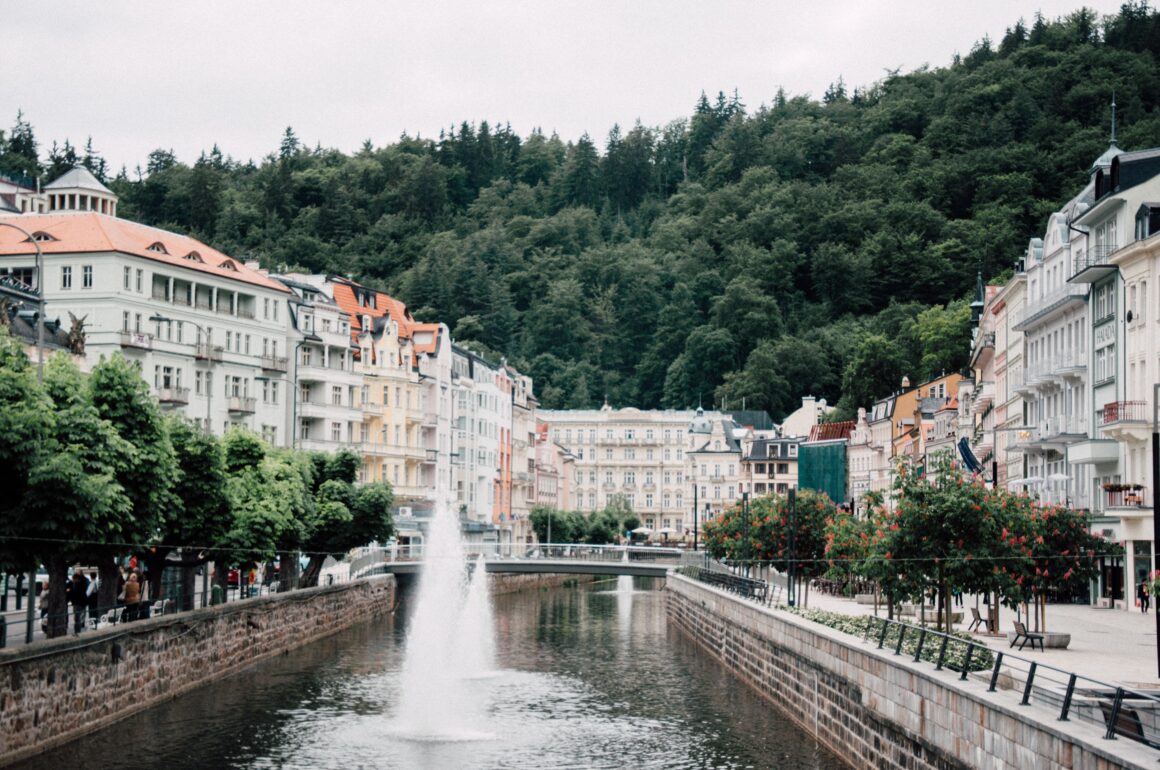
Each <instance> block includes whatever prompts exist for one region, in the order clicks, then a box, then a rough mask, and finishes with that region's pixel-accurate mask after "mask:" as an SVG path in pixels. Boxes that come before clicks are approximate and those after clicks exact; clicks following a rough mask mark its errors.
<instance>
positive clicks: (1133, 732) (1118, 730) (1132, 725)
mask: <svg viewBox="0 0 1160 770" xmlns="http://www.w3.org/2000/svg"><path fill="white" fill-rule="evenodd" d="M1113 708H1114V707H1113V705H1112V703H1111V702H1110V701H1106V700H1101V701H1100V711H1102V712H1104V724H1106V725H1107V726H1108V733H1109V736H1108V737H1112V735H1111V734H1112V733H1114V734H1115V735H1122V736H1124V737H1125V738H1128V739H1130V740H1133V741H1139V742H1140V743H1144V744H1147V745H1148V746H1151V747H1152V748H1154V749H1160V743H1158V742H1156V741H1153V740H1149V739H1148V736H1146V735H1144V723H1143V722H1141V721H1140V715H1139V714H1138V713H1137V712H1136V710H1135V709H1130V708H1128V707H1127V706H1124V705H1123V704H1122V703H1121V704H1120V711H1119V713H1118V714H1116V721H1115V724H1113V723H1112V710H1113Z"/></svg>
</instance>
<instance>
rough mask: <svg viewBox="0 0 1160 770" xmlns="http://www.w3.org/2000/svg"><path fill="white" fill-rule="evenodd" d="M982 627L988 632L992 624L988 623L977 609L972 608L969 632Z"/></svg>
mask: <svg viewBox="0 0 1160 770" xmlns="http://www.w3.org/2000/svg"><path fill="white" fill-rule="evenodd" d="M980 626H982V627H984V628H986V629H987V631H988V632H990V630H991V626H990V623H989V622H988V621H987V619H986V618H984V617H983V616H982V615H980V614H979V611H978V610H977V609H976V608H974V607H971V625H969V626H967V631H968V632H970V631H974V630H975V629H977V628H979V627H980Z"/></svg>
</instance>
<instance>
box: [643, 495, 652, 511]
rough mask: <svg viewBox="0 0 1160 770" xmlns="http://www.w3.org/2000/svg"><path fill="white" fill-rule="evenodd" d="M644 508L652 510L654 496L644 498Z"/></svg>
mask: <svg viewBox="0 0 1160 770" xmlns="http://www.w3.org/2000/svg"><path fill="white" fill-rule="evenodd" d="M644 507H645V508H652V507H653V496H652V495H645V496H644Z"/></svg>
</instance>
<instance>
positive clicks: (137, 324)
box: [133, 313, 141, 334]
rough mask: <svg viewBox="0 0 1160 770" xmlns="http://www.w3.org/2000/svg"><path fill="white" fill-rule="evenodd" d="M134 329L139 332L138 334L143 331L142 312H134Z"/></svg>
mask: <svg viewBox="0 0 1160 770" xmlns="http://www.w3.org/2000/svg"><path fill="white" fill-rule="evenodd" d="M133 331H135V332H137V333H138V334H140V333H141V314H140V313H134V314H133Z"/></svg>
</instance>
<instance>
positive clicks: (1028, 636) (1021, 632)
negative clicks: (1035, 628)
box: [1011, 620, 1043, 651]
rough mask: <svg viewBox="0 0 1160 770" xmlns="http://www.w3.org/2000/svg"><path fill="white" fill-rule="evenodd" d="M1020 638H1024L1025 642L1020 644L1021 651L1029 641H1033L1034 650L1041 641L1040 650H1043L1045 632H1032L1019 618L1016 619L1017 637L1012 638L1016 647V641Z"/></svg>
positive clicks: (1012, 642) (1032, 647) (1012, 644)
mask: <svg viewBox="0 0 1160 770" xmlns="http://www.w3.org/2000/svg"><path fill="white" fill-rule="evenodd" d="M1020 639H1022V640H1023V643H1022V644H1020V645H1019V649H1020V651H1022V650H1023V648H1024V647H1026V646H1027V643H1028V642H1031V649H1032V650H1034V649H1035V643H1036V642H1039V649H1040V651H1042V650H1043V634H1033V633H1031V632H1030V631H1028V630H1027V626H1025V625H1023V624H1022V623H1020V622H1019V621H1018V620H1016V621H1015V638H1014V639H1012V640H1011V646H1012V647H1014V646H1015V643H1016V642H1018V641H1019V640H1020Z"/></svg>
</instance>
